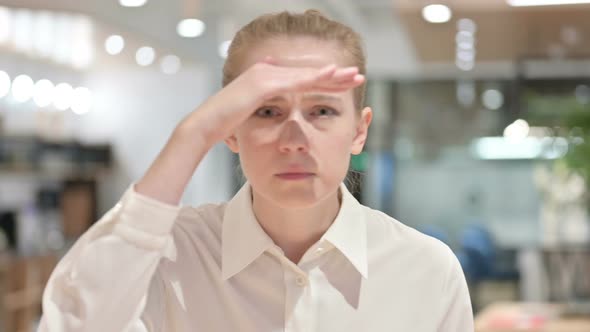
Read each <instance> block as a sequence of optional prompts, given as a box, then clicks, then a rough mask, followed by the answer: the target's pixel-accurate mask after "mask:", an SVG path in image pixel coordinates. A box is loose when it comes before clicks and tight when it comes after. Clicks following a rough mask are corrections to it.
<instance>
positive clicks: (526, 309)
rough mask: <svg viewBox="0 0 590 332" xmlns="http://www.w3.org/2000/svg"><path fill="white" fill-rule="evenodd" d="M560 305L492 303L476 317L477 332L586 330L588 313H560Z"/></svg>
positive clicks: (588, 322)
mask: <svg viewBox="0 0 590 332" xmlns="http://www.w3.org/2000/svg"><path fill="white" fill-rule="evenodd" d="M563 308H564V307H563V306H562V305H558V304H548V303H514V302H505V303H495V304H492V305H490V306H488V307H487V308H485V309H484V310H483V311H482V312H481V313H480V314H479V315H477V317H476V318H475V331H476V332H588V331H590V316H588V317H563V316H561V312H562V311H563Z"/></svg>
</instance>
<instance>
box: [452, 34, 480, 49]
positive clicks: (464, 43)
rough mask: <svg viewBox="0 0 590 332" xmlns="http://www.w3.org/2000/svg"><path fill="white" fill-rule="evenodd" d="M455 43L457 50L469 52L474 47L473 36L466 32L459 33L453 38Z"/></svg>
mask: <svg viewBox="0 0 590 332" xmlns="http://www.w3.org/2000/svg"><path fill="white" fill-rule="evenodd" d="M455 42H456V43H457V48H462V49H465V50H471V49H473V48H474V45H475V36H473V33H471V32H468V31H459V32H457V35H456V36H455Z"/></svg>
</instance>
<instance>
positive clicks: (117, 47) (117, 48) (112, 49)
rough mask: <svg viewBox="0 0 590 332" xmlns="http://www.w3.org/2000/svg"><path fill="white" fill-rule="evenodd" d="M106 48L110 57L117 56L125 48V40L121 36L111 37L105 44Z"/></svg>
mask: <svg viewBox="0 0 590 332" xmlns="http://www.w3.org/2000/svg"><path fill="white" fill-rule="evenodd" d="M104 48H105V50H106V51H107V53H108V54H110V55H116V54H119V53H121V52H122V51H123V48H125V39H123V37H121V36H119V35H112V36H109V37H108V38H107V39H106V40H105V42H104Z"/></svg>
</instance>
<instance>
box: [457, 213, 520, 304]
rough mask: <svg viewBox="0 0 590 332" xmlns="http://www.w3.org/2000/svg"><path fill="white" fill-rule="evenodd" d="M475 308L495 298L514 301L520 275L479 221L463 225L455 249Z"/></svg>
mask: <svg viewBox="0 0 590 332" xmlns="http://www.w3.org/2000/svg"><path fill="white" fill-rule="evenodd" d="M456 255H457V258H458V260H459V262H460V263H461V267H462V268H463V272H464V273H465V277H466V279H467V282H468V283H469V288H470V290H471V294H472V299H473V305H474V308H475V309H476V310H477V309H478V308H481V307H483V306H485V305H486V304H488V303H489V302H493V301H497V300H517V298H518V282H519V280H520V274H519V272H518V270H517V267H516V264H515V262H513V261H512V260H511V259H509V258H510V257H507V256H506V255H505V253H504V252H503V251H502V250H501V249H500V248H498V247H497V246H496V243H495V242H494V239H493V236H492V234H491V233H490V232H489V231H488V229H487V228H485V226H483V225H481V224H470V225H468V226H466V227H465V229H464V230H463V232H462V233H461V236H460V239H459V249H458V250H457V252H456Z"/></svg>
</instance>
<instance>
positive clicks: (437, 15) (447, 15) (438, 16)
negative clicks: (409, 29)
mask: <svg viewBox="0 0 590 332" xmlns="http://www.w3.org/2000/svg"><path fill="white" fill-rule="evenodd" d="M422 16H423V17H424V19H425V20H426V21H428V22H430V23H445V22H448V21H449V20H450V19H451V16H452V14H451V9H450V8H449V7H447V6H445V5H439V4H434V5H428V6H426V7H424V8H422Z"/></svg>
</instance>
